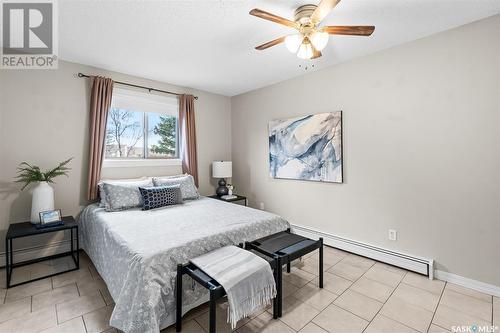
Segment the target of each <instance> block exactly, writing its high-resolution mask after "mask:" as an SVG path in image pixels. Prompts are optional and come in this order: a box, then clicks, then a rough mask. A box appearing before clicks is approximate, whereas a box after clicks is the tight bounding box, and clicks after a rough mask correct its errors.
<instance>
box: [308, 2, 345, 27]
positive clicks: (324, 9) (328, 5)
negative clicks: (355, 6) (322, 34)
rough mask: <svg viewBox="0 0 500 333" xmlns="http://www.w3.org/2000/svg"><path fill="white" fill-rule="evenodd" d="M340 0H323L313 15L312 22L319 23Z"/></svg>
mask: <svg viewBox="0 0 500 333" xmlns="http://www.w3.org/2000/svg"><path fill="white" fill-rule="evenodd" d="M339 2H340V0H321V2H320V3H319V5H318V7H316V9H315V10H314V12H313V13H312V15H311V22H312V23H313V24H318V23H319V22H321V21H323V19H324V18H325V17H326V15H328V13H330V12H331V11H332V9H333V8H334V7H335V6H336V5H337V4H338V3H339Z"/></svg>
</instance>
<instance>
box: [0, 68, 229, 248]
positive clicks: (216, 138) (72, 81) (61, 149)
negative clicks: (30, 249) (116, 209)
mask: <svg viewBox="0 0 500 333" xmlns="http://www.w3.org/2000/svg"><path fill="white" fill-rule="evenodd" d="M78 72H83V73H86V74H100V75H106V76H109V77H112V78H114V79H115V80H119V81H126V82H132V83H136V84H140V85H146V86H152V87H155V88H159V89H165V90H170V91H176V92H188V93H192V94H194V95H197V96H199V99H198V100H197V101H195V111H196V132H197V137H198V169H199V176H200V192H201V193H202V194H211V193H213V192H214V191H215V190H214V185H215V182H213V180H212V179H211V178H210V165H211V162H212V161H213V160H221V159H230V158H231V140H230V139H231V114H230V112H231V110H230V107H231V104H230V99H229V98H228V97H224V96H220V95H215V94H210V93H207V92H203V91H198V90H192V89H188V88H182V87H176V86H172V85H168V84H165V83H161V82H155V81H150V80H145V79H141V78H137V77H131V76H127V75H123V74H119V73H114V72H108V71H105V70H101V69H98V68H93V67H89V66H83V65H79V64H74V63H68V62H60V63H59V69H58V70H25V71H22V70H12V71H7V70H0V87H1V90H0V108H1V109H0V111H1V112H0V126H1V127H0V129H1V130H0V159H1V160H0V246H1V247H0V253H2V252H3V249H4V245H3V241H4V232H5V230H6V229H7V228H8V226H9V222H20V221H23V220H26V219H29V216H30V207H31V197H30V194H29V191H24V192H20V191H19V188H20V186H18V185H17V184H13V183H12V180H13V178H14V177H15V175H16V167H17V165H18V164H19V163H20V162H22V161H29V162H31V163H35V164H38V165H40V166H41V167H42V168H49V167H53V166H54V165H55V164H57V162H59V161H62V160H64V159H66V158H68V157H71V156H73V157H74V160H73V161H72V162H71V167H72V170H71V171H70V173H69V178H65V177H60V178H57V179H56V182H57V184H55V185H54V189H55V195H56V202H55V206H56V208H60V209H62V212H63V214H77V213H78V212H79V211H80V210H81V208H82V206H83V205H85V203H86V200H85V191H86V181H87V155H88V130H89V129H88V121H89V120H88V118H89V116H88V113H89V105H88V104H89V82H88V80H87V79H81V78H77V77H76V73H78ZM180 172H181V171H180V167H168V168H158V167H155V168H142V169H141V168H119V169H118V168H117V169H107V170H104V171H103V177H106V178H126V177H129V176H130V177H135V176H142V175H151V176H152V175H165V174H175V173H180ZM49 237H50V240H51V241H58V240H60V239H61V237H62V235H51V236H49ZM44 242H45V240H43V242H41V243H44ZM19 244H20V245H19V247H24V246H32V245H33V243H31V242H28V243H22V242H21V243H19Z"/></svg>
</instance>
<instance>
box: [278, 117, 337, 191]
mask: <svg viewBox="0 0 500 333" xmlns="http://www.w3.org/2000/svg"><path fill="white" fill-rule="evenodd" d="M269 167H270V173H271V177H273V178H285V179H299V180H312V181H321V182H332V183H342V181H343V179H342V111H336V112H327V113H319V114H313V115H308V116H303V117H297V118H291V119H281V120H272V121H270V122H269Z"/></svg>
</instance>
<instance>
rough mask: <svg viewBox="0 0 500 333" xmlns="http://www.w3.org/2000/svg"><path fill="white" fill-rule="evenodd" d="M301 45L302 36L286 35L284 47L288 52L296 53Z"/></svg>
mask: <svg viewBox="0 0 500 333" xmlns="http://www.w3.org/2000/svg"><path fill="white" fill-rule="evenodd" d="M301 43H302V36H301V35H300V34H295V35H288V36H286V37H285V46H286V48H287V49H288V51H290V52H292V53H296V52H297V50H298V49H299V46H300V44H301Z"/></svg>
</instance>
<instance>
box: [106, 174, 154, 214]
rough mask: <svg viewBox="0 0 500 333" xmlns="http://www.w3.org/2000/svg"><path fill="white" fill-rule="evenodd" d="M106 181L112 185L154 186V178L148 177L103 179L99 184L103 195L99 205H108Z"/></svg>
mask: <svg viewBox="0 0 500 333" xmlns="http://www.w3.org/2000/svg"><path fill="white" fill-rule="evenodd" d="M104 183H107V184H112V185H134V186H137V187H139V186H152V185H153V180H152V179H151V177H150V178H148V177H142V178H132V179H107V180H101V181H100V182H99V184H98V187H99V196H100V197H101V201H100V203H99V207H106V204H107V200H106V192H105V191H104V186H103V185H104Z"/></svg>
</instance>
